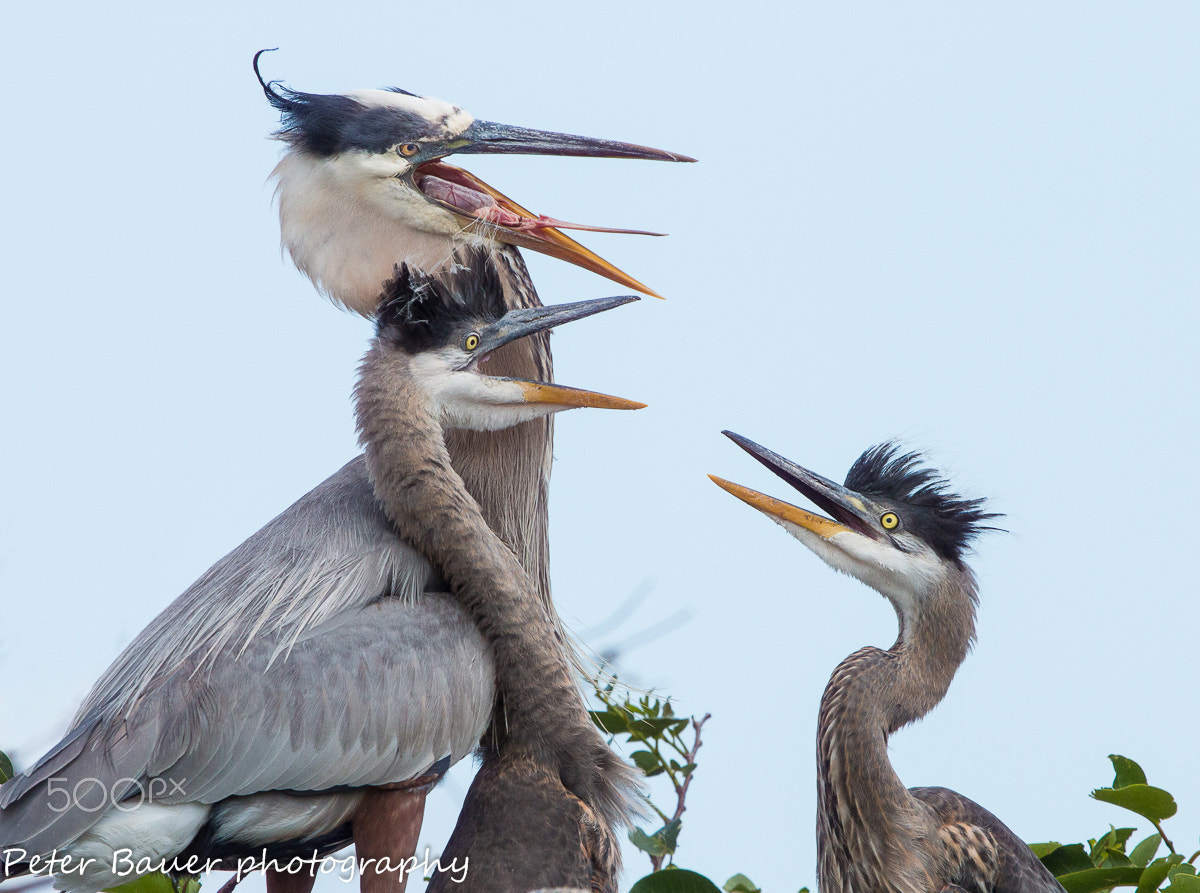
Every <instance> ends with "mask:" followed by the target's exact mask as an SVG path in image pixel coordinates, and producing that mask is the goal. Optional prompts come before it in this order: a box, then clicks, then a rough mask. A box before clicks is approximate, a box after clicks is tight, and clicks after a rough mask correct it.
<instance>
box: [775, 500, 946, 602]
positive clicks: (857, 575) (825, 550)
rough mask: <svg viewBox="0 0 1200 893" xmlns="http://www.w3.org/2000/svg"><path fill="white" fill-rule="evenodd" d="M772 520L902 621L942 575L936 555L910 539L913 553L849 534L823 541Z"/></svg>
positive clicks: (806, 531) (792, 525)
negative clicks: (869, 590)
mask: <svg viewBox="0 0 1200 893" xmlns="http://www.w3.org/2000/svg"><path fill="white" fill-rule="evenodd" d="M771 517H774V516H771ZM774 520H775V521H776V522H777V523H779V524H780V525H781V526H782V527H783V528H784V529H785V530H787V532H788V533H790V534H791V535H792V536H794V537H795V538H796V539H798V540H800V542H802V543H803V544H804V545H805V546H807V547H808V548H809V549H810V550H811V551H812V552H814V553H816V555H817V556H818V557H819V558H820V559H821V560H822V561H824V562H825V563H826V564H828V565H829V566H830V567H832V568H833V569H834V570H837V571H841V572H842V573H843V574H847V575H848V576H851V577H854V579H856V580H858V581H860V582H862V583H865V584H866V585H867V586H870V587H871V588H872V589H874V590H875V591H876V592H878V593H880V594H881V595H883V596H884V597H885V598H887V599H888V600H889V601H891V602H892V604H893V605H895V607H896V610H897V611H898V612H899V613H900V614H901V615H902V616H905V617H907V616H911V614H912V613H913V611H914V610H915V608H916V604H917V602H919V601H920V600H921V598H922V597H923V596H924V595H925V594H926V593H928V592H930V591H931V590H932V589H933V588H934V586H935V585H936V584H937V582H938V581H940V580H942V579H943V578H944V577H945V575H946V566H945V564H944V563H943V562H942V561H941V560H940V559H939V558H938V557H937V555H936V554H935V553H934V552H933V551H932V550H930V549H929V548H928V547H927V546H925V545H924V544H922V543H920V542H918V541H916V540H913V539H912V538H909V541H908V542H906V545H907V546H908V547H909V548H911V549H914V551H911V552H904V551H901V550H900V549H897V548H896V547H895V546H891V545H888V544H886V543H881V542H879V541H877V540H874V539H872V538H871V537H869V536H863V535H862V534H861V533H857V532H855V531H852V530H845V531H842V532H839V533H834V534H832V535H831V536H830V537H829V538H828V539H827V538H825V537H823V536H821V535H820V534H817V533H814V532H813V531H811V530H808V529H807V528H804V527H801V526H800V525H799V524H795V523H793V522H791V521H785V520H783V519H781V518H774Z"/></svg>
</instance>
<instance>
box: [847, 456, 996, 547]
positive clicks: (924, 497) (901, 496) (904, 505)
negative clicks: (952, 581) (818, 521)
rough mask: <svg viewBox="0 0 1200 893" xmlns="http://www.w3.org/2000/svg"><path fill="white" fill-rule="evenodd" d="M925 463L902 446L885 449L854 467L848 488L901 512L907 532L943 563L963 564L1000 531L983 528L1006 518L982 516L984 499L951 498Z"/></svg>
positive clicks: (943, 482) (990, 514) (945, 485)
mask: <svg viewBox="0 0 1200 893" xmlns="http://www.w3.org/2000/svg"><path fill="white" fill-rule="evenodd" d="M921 462H922V457H921V454H920V453H915V452H914V453H902V452H901V451H900V445H899V444H896V443H893V442H887V443H881V444H878V445H877V446H873V447H871V448H870V449H869V450H867V451H866V452H865V453H863V454H862V455H861V456H859V457H858V458H857V459H856V460H855V461H854V464H853V465H852V466H850V471H849V472H847V473H846V481H845V486H846V487H847V488H848V489H850V490H853V491H855V492H856V493H861V494H862V495H863V496H869V497H871V498H872V499H875V500H878V501H881V502H885V503H892V504H894V505H895V506H896V507H897V508H899V509H901V510H902V513H903V517H904V524H905V527H906V529H908V530H909V531H911V532H912V533H915V534H916V535H917V536H919V537H920V538H921V539H923V540H924V541H925V542H927V543H929V545H930V547H931V548H932V549H933V550H934V552H936V553H937V554H938V555H939V556H941V557H942V558H944V559H947V560H950V561H954V562H955V563H961V560H962V555H963V553H964V552H965V551H966V550H967V549H968V548H970V546H971V543H973V542H974V540H975V538H976V537H977V536H979V534H980V533H982V532H983V531H985V530H996V529H998V528H995V527H988V526H985V525H983V524H981V523H980V522H981V521H987V520H989V519H991V518H1000V517H1003V516H1002V515H1000V514H996V513H993V512H985V511H983V508H984V505H985V503H986V502H987V500H985V499H964V498H963V497H961V496H958V495H957V494H955V493H953V492H951V491H950V485H949V482H947V481H946V480H945V479H944V478H943V477H941V475H940V474H939V473H938V472H937V471H936V470H934V469H932V468H928V467H926V466H924V465H922V464H921Z"/></svg>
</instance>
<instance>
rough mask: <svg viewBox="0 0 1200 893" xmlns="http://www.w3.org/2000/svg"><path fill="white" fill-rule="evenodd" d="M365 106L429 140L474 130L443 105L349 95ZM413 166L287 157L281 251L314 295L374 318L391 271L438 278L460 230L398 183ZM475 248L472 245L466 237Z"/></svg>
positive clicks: (349, 156) (386, 155)
mask: <svg viewBox="0 0 1200 893" xmlns="http://www.w3.org/2000/svg"><path fill="white" fill-rule="evenodd" d="M346 95H347V96H349V97H350V98H351V99H353V100H355V101H356V102H359V103H361V104H363V105H366V106H373V107H379V106H383V107H390V108H399V109H404V110H406V111H408V112H412V113H415V114H417V115H420V116H421V117H422V118H424V119H425V120H426V121H428V122H429V123H430V125H431V126H432V127H433V128H434V133H433V135H432V136H431V137H429V138H433V139H453V138H454V137H456V136H458V135H460V134H461V133H462V132H463V131H464V130H466V129H467V128H468V127H469V126H470V125H471V123H472V122H473V121H474V120H475V119H474V118H473V117H472V116H471V115H470V114H468V113H467V112H464V111H463V110H462V109H460V108H458V107H457V106H454V105H451V104H450V103H448V102H443V101H442V100H440V99H429V98H425V97H420V96H407V95H405V94H403V93H392V92H391V91H388V90H357V91H355V92H353V93H348V94H346ZM411 170H412V164H411V163H410V162H409V160H408V159H407V158H404V157H403V156H402V155H400V154H399V153H397V152H395V151H387V152H362V151H350V152H343V153H341V154H340V155H335V156H331V157H328V158H317V157H314V156H312V155H310V154H307V153H304V152H298V151H289V152H288V153H287V154H286V155H285V156H284V157H283V159H282V160H281V161H280V162H279V164H278V165H277V166H276V168H275V170H274V171H273V172H272V175H271V176H272V177H273V178H274V179H275V180H276V183H277V186H276V195H277V196H278V198H279V226H280V233H281V237H282V243H283V246H284V247H285V248H286V249H287V251H288V254H290V255H291V257H292V261H293V262H294V263H295V264H296V267H297V268H298V269H299V270H300V271H301V272H302V273H304V274H305V275H306V276H308V277H309V279H311V280H312V281H313V284H314V285H316V287H317V289H318V290H319V291H320V292H322V293H323V294H325V295H327V296H328V297H330V298H332V299H333V300H334V301H336V302H338V303H339V304H343V305H345V306H346V307H349V308H350V309H352V310H355V311H357V312H359V313H362V314H363V315H366V316H369V315H371V314H373V313H374V311H375V306H376V301H377V299H378V297H379V292H380V289H381V288H382V287H383V283H385V282H386V281H387V280H388V279H390V278H391V277H392V274H393V270H394V267H395V265H396V264H397V263H399V262H405V263H407V264H408V265H409V266H410V267H413V268H415V269H418V270H421V271H423V272H428V273H434V272H437V271H439V270H441V269H442V268H443V267H444V266H446V264H447V263H448V262H449V260H450V256H451V253H452V252H453V250H454V241H455V240H458V241H462V239H461V238H460V237H461V236H462V235H463V233H462V229H463V223H462V221H461V220H460V219H459V218H458V217H456V216H455V215H454V214H452V213H450V212H449V211H447V210H445V209H444V208H442V207H441V206H439V205H437V204H435V203H434V202H431V201H429V200H428V199H427V198H425V197H424V196H422V195H421V194H420V193H419V192H418V191H417V190H416V189H415V188H414V187H413V186H412V185H411V184H410V183H408V182H406V181H405V180H402V179H399V178H400V177H404V176H405V175H406V174H408V173H410V172H411ZM467 238H468V240H470V237H469V236H468V237H467Z"/></svg>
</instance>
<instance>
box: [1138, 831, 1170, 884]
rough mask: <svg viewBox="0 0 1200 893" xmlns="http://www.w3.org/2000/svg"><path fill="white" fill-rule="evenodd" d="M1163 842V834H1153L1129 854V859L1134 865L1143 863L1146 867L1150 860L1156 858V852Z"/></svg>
mask: <svg viewBox="0 0 1200 893" xmlns="http://www.w3.org/2000/svg"><path fill="white" fill-rule="evenodd" d="M1161 844H1162V835H1161V834H1151V835H1150V836H1149V837H1147V838H1146V839H1145V840H1143V841H1142V842H1141V843H1139V844H1138V845H1137V846H1135V847H1134V848H1133V852H1132V853H1130V854H1129V861H1130V862H1132V863H1133V864H1134V865H1141V866H1142V867H1143V868H1144V867H1145V866H1147V865H1149V864H1150V860H1151V859H1153V858H1154V854H1155V853H1157V852H1158V848H1159V846H1160V845H1161ZM1164 877H1165V875H1164Z"/></svg>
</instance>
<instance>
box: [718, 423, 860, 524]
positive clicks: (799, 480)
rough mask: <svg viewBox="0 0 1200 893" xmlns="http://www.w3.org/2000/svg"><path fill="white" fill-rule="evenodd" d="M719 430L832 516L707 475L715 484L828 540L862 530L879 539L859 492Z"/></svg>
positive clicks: (766, 512)
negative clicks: (817, 513) (809, 510)
mask: <svg viewBox="0 0 1200 893" xmlns="http://www.w3.org/2000/svg"><path fill="white" fill-rule="evenodd" d="M721 433H722V434H724V435H725V436H726V437H728V438H729V439H730V440H732V441H733V442H734V443H736V444H737V445H738V446H740V447H741V448H742V449H744V450H745V451H746V452H747V453H749V454H750V455H751V456H753V457H754V458H755V459H757V460H758V461H759V462H761V463H762V464H763V465H765V466H766V467H767V468H769V469H771V471H773V472H774V473H775V474H777V475H778V476H779V477H781V478H783V479H784V480H785V481H787V482H788V483H789V484H791V485H792V486H793V487H795V488H796V489H797V490H799V491H800V492H801V493H803V494H804V495H805V496H806V497H808V499H810V500H812V501H813V502H814V503H816V505H817V506H819V507H820V508H822V509H824V510H825V511H827V512H828V513H829V514H830V515H832V516H833V517H832V518H826V517H824V516H822V515H815V514H813V513H812V512H807V511H805V510H804V509H801V508H797V507H796V506H794V505H791V504H790V503H787V502H783V501H782V500H779V499H775V498H774V497H771V496H767V495H765V494H763V493H759V492H758V491H757V490H751V489H750V488H748V487H743V486H741V485H740V484H734V483H731V482H730V481H727V480H724V479H723V478H719V477H716V476H715V475H711V474H710V475H709V478H711V479H712V481H713V483H715V484H716V485H717V486H718V487H720V488H721V489H723V490H725V491H726V492H727V493H731V494H733V495H734V496H736V497H737V498H738V499H740V500H742V502H744V503H746V504H747V505H749V506H752V507H753V508H756V509H758V510H759V511H760V512H762V513H763V514H765V515H767V516H769V517H771V518H774V519H775V520H777V521H784V522H787V523H790V524H795V525H797V526H799V527H803V528H804V529H805V530H809V531H811V532H813V533H815V534H816V535H817V536H819V537H821V538H822V539H829V538H830V537H832V536H834V535H835V534H838V533H846V532H849V531H853V532H855V533H861V534H863V535H864V536H868V537H870V538H871V539H879V534H878V533H877V532H876V531H875V529H874V527H873V526H872V525H871V523H870V522H869V520H868V519H869V518H871V517H872V516H873V514H874V509H873V508H871V507H870V506H868V504H867V503H866V501H864V499H863V498H862V497H861V496H860V495H859V494H857V493H855V492H854V491H853V490H848V489H847V488H845V487H843V486H842V485H841V484H837V483H834V482H833V481H831V480H829V479H828V478H824V477H822V476H821V475H819V474H816V473H815V472H812V471H809V470H808V469H807V468H802V467H801V466H799V465H797V464H796V463H795V462H792V461H790V460H788V459H785V458H784V457H783V456H780V455H779V454H778V453H774V452H772V451H771V450H768V449H767V448H766V447H764V446H760V445H759V444H757V443H755V442H754V441H753V440H750V439H749V438H747V437H742V436H741V435H740V434H735V433H733V432H732V431H723V432H721Z"/></svg>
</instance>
